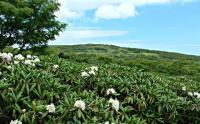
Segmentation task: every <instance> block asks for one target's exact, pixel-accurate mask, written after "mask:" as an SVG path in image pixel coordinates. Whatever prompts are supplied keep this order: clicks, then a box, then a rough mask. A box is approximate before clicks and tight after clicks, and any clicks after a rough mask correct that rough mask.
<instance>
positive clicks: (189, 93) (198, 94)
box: [188, 92, 200, 99]
mask: <svg viewBox="0 0 200 124" xmlns="http://www.w3.org/2000/svg"><path fill="white" fill-rule="evenodd" d="M188 95H189V96H196V97H197V99H200V93H198V92H193V93H192V92H188Z"/></svg>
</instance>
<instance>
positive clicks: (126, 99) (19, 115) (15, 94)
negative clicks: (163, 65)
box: [0, 54, 200, 124]
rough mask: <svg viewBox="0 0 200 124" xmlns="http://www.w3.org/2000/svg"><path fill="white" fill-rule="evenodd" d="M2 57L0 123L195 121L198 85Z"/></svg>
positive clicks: (50, 60) (118, 69) (130, 71)
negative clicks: (9, 59)
mask: <svg viewBox="0 0 200 124" xmlns="http://www.w3.org/2000/svg"><path fill="white" fill-rule="evenodd" d="M7 55H8V54H5V55H3V56H7ZM9 56H10V55H9ZM5 58H6V57H2V54H1V60H2V61H1V65H0V72H1V73H0V93H1V94H0V122H1V123H4V124H7V123H8V124H9V123H13V124H16V123H23V124H29V123H36V124H43V123H48V124H55V123H61V124H62V123H63V124H65V123H85V124H90V123H91V124H92V123H97V124H104V123H105V124H112V123H113V124H120V123H125V124H145V123H193V124H199V123H200V117H199V115H200V98H199V96H200V95H199V89H200V84H199V83H198V82H190V80H184V81H183V80H179V79H171V78H160V77H157V76H154V75H152V74H149V73H144V72H142V71H140V70H136V69H135V68H131V67H127V66H120V65H115V64H108V65H104V64H97V65H96V66H93V65H90V64H85V63H76V62H73V61H66V60H65V59H59V58H57V57H55V56H52V57H51V56H43V57H41V58H40V59H39V58H38V57H35V56H29V55H27V56H26V57H24V56H22V55H17V57H16V56H14V55H13V57H12V56H11V61H9V62H7V60H8V59H7V58H6V59H5ZM8 58H9V57H8ZM28 60H30V61H28ZM15 61H17V62H18V63H17V64H16V62H15ZM25 61H28V62H25ZM29 62H30V63H34V64H35V66H34V67H33V66H32V65H31V66H30V63H29ZM25 63H29V64H28V66H27V64H25ZM8 66H11V68H8ZM52 68H53V69H52ZM55 69H56V71H55Z"/></svg>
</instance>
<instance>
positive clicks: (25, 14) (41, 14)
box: [0, 0, 66, 50]
mask: <svg viewBox="0 0 200 124" xmlns="http://www.w3.org/2000/svg"><path fill="white" fill-rule="evenodd" d="M57 10H59V3H58V1H57V0H0V50H2V49H3V48H4V47H6V46H10V45H13V44H17V45H19V46H20V48H21V50H23V49H26V48H30V47H33V46H41V45H46V43H47V42H48V41H49V40H54V39H55V36H56V35H58V34H59V32H60V31H62V30H63V29H64V28H65V26H66V25H65V24H63V23H61V22H59V21H57V20H56V16H55V12H56V11H57Z"/></svg>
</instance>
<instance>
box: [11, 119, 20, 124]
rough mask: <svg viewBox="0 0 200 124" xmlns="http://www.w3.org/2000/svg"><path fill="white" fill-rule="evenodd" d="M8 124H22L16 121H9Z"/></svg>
mask: <svg viewBox="0 0 200 124" xmlns="http://www.w3.org/2000/svg"><path fill="white" fill-rule="evenodd" d="M10 124H22V122H21V121H18V120H14V121H13V120H11V122H10Z"/></svg>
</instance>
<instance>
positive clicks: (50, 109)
mask: <svg viewBox="0 0 200 124" xmlns="http://www.w3.org/2000/svg"><path fill="white" fill-rule="evenodd" d="M46 109H47V111H48V112H49V113H55V112H56V107H55V105H54V104H53V103H51V104H50V105H46Z"/></svg>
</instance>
